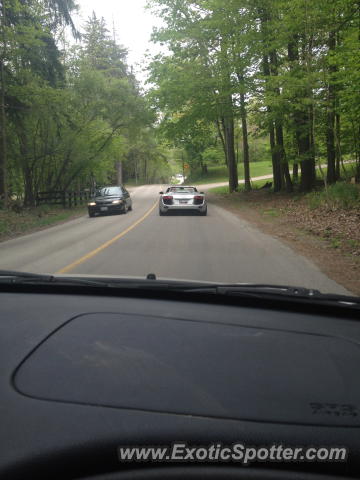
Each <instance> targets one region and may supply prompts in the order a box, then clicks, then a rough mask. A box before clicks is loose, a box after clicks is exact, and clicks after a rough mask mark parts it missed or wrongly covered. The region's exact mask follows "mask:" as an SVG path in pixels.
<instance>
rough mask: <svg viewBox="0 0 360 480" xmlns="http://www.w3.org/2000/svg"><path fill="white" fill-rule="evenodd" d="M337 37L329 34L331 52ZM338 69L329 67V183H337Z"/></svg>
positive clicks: (327, 138)
mask: <svg viewBox="0 0 360 480" xmlns="http://www.w3.org/2000/svg"><path fill="white" fill-rule="evenodd" d="M335 46H336V37H335V33H334V32H330V33H329V39H328V47H329V52H330V53H331V52H332V51H334V50H335ZM335 70H336V67H335V66H334V65H330V66H329V76H330V78H329V85H328V106H327V126H326V152H327V176H326V180H327V183H335V182H336V165H335V161H336V150H335V98H336V97H335V85H334V79H333V78H332V76H333V74H334V72H335Z"/></svg>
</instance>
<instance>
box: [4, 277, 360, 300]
mask: <svg viewBox="0 0 360 480" xmlns="http://www.w3.org/2000/svg"><path fill="white" fill-rule="evenodd" d="M0 283H15V284H42V285H45V284H46V285H48V284H52V285H65V286H66V285H68V286H69V285H74V286H90V287H105V288H111V289H113V288H114V289H116V288H118V289H123V290H135V289H136V290H141V289H143V290H155V291H164V292H165V291H168V292H182V293H194V294H210V295H220V296H230V297H243V298H245V297H247V298H250V297H251V298H259V299H261V298H269V299H270V298H281V297H282V298H288V299H301V300H304V301H319V302H321V303H322V302H328V303H336V304H339V305H343V306H348V307H353V308H354V307H355V308H360V297H354V296H347V295H338V294H326V293H321V292H320V291H319V290H315V289H308V288H303V287H293V286H288V285H269V284H248V283H232V284H224V283H219V284H217V283H211V282H196V281H194V282H191V281H182V280H161V279H159V280H158V279H156V276H155V274H149V275H147V277H146V278H144V279H141V278H126V277H125V278H111V277H110V278H109V277H95V276H94V277H87V278H84V277H76V276H70V277H67V276H57V275H44V274H36V273H28V272H16V271H12V270H0Z"/></svg>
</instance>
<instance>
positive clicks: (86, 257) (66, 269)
mask: <svg viewBox="0 0 360 480" xmlns="http://www.w3.org/2000/svg"><path fill="white" fill-rule="evenodd" d="M157 204H158V201H156V202H155V204H154V205H153V206H152V207H151V208H150V210H148V211H147V212H146V213H145V215H143V216H142V217H141V218H139V220H136V222H135V223H133V224H132V225H130V227H128V228H127V229H126V230H124V231H123V232H121V233H119V234H118V235H116V236H115V237H114V238H112V239H111V240H108V241H107V242H105V243H103V244H102V245H100V246H99V247H98V248H95V250H92V251H91V252H89V253H87V254H86V255H84V256H83V257H81V258H79V259H78V260H75V261H74V262H72V263H70V265H67V266H66V267H64V268H62V269H61V270H59V271H57V272H56V273H69V272H70V271H71V270H73V269H74V268H75V267H77V266H78V265H81V264H82V263H84V262H86V261H87V260H90V258H93V257H95V255H97V254H98V253H100V252H102V251H103V250H105V248H108V247H110V245H112V244H113V243H115V242H117V241H118V240H119V239H120V238H122V237H123V236H124V235H126V234H127V233H129V232H130V231H131V230H132V229H133V228H135V227H136V226H137V225H139V223H141V222H143V221H144V220H145V218H146V217H148V216H149V215H150V213H151V212H153V211H154V210H155V208H156V206H157Z"/></svg>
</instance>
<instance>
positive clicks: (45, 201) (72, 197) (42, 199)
mask: <svg viewBox="0 0 360 480" xmlns="http://www.w3.org/2000/svg"><path fill="white" fill-rule="evenodd" d="M89 198H90V191H84V190H81V191H65V190H57V191H49V192H39V193H38V194H37V196H36V205H37V206H38V205H61V206H62V207H63V208H71V207H76V206H78V205H83V204H84V203H86V202H87V201H88V200H89Z"/></svg>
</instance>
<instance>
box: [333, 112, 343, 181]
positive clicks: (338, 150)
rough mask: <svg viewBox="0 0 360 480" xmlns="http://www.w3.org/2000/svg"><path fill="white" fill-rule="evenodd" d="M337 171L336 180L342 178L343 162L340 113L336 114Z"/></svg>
mask: <svg viewBox="0 0 360 480" xmlns="http://www.w3.org/2000/svg"><path fill="white" fill-rule="evenodd" d="M335 145H336V149H335V164H336V165H335V172H336V180H339V178H340V164H341V163H342V155H341V143H340V114H339V113H336V114H335Z"/></svg>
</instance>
